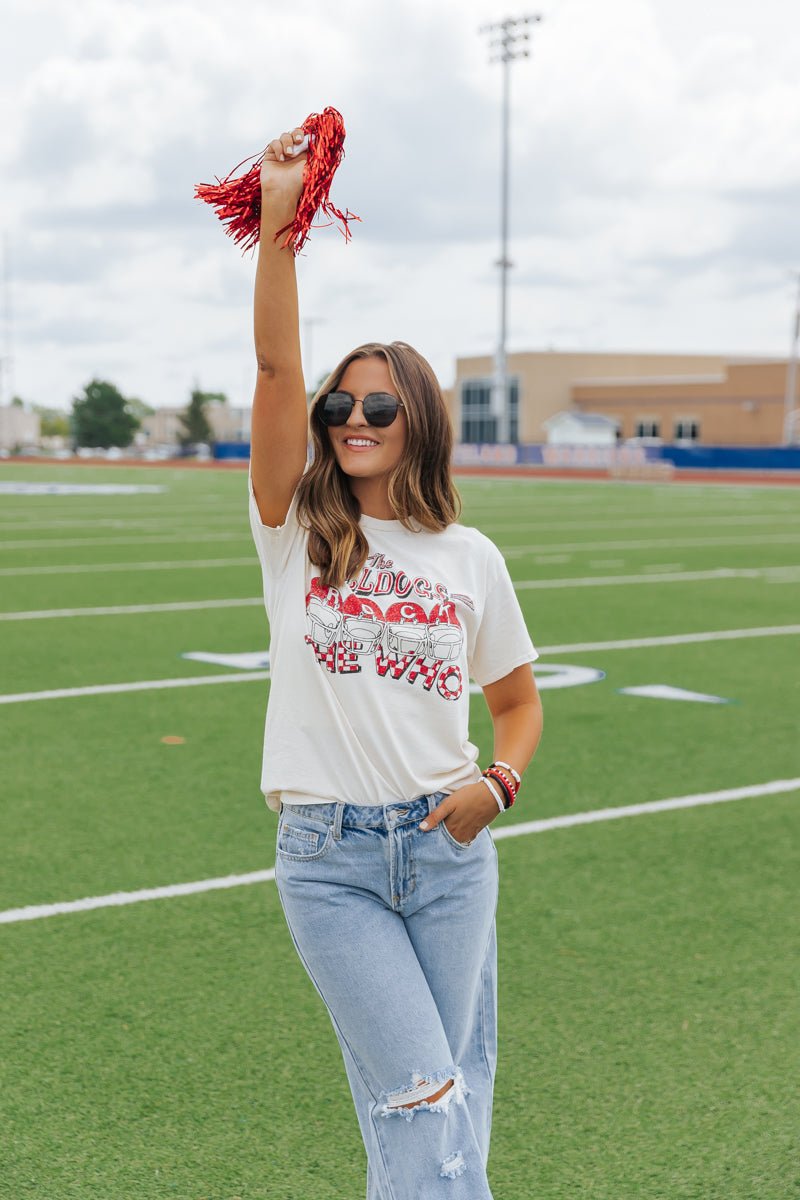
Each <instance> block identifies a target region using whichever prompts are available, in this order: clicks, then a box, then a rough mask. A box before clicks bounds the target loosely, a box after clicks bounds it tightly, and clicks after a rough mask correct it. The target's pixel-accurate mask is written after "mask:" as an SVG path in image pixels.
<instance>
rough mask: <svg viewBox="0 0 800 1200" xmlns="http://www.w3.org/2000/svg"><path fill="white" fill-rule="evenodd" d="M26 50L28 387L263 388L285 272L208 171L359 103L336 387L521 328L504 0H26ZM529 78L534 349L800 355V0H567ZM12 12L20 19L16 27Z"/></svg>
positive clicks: (11, 64) (19, 58)
mask: <svg viewBox="0 0 800 1200" xmlns="http://www.w3.org/2000/svg"><path fill="white" fill-rule="evenodd" d="M12 8H13V10H14V12H15V14H16V15H15V16H14V17H13V18H12V19H11V22H10V23H12V24H13V28H14V37H13V38H8V39H5V40H4V42H3V44H2V46H1V47H0V102H2V104H3V108H4V111H6V112H8V111H10V112H11V113H12V114H13V119H12V120H10V121H7V122H6V123H4V124H3V126H2V128H1V129H0V165H1V166H2V169H3V179H4V186H3V189H2V197H3V199H2V203H3V205H4V208H3V213H2V227H3V229H5V230H7V232H8V233H9V235H10V239H11V248H12V270H13V279H14V297H13V299H14V312H15V330H14V334H15V337H14V345H15V352H16V362H15V386H16V390H17V391H18V392H20V393H21V394H22V395H23V396H25V397H26V398H30V399H34V400H39V401H48V402H50V403H62V404H67V403H68V402H69V399H70V397H71V395H72V394H74V393H75V392H76V391H77V390H78V389H79V388H80V387H81V386H82V384H83V383H85V382H86V381H87V380H88V379H89V378H90V377H91V376H92V375H93V374H98V375H102V374H104V373H106V374H112V373H113V378H114V381H115V382H116V383H117V384H118V385H119V386H120V387H121V388H122V389H123V390H124V391H127V392H130V393H132V394H137V395H140V396H142V397H143V398H144V399H147V400H149V401H150V402H152V403H176V402H178V403H181V402H183V401H184V400H185V399H186V395H187V393H188V389H189V387H190V385H191V382H192V380H193V379H195V378H198V379H200V381H201V382H202V383H203V385H204V386H207V387H209V388H213V389H215V390H216V389H220V388H221V389H225V390H227V391H228V392H229V393H230V394H231V396H232V398H233V399H234V400H235V401H237V402H239V403H243V402H246V401H247V400H248V399H249V394H250V389H251V388H252V375H253V350H252V317H251V311H250V308H251V301H252V284H253V276H254V270H255V261H254V259H253V258H251V257H250V256H245V257H242V255H241V252H240V250H239V249H238V248H237V247H236V246H234V244H233V243H232V241H231V240H230V239H228V238H226V237H225V236H224V234H223V230H222V227H221V226H220V225H219V223H218V222H217V220H216V217H215V215H214V213H213V211H212V210H211V209H210V208H208V207H206V206H204V205H201V204H200V203H199V202H198V201H196V200H195V199H194V196H193V191H194V185H195V184H196V183H197V182H200V181H210V180H211V179H212V178H213V177H214V176H215V175H217V176H223V175H224V174H226V173H227V172H228V171H229V170H230V169H231V168H232V167H233V166H234V165H235V164H236V163H237V162H240V161H241V160H242V159H244V158H245V156H247V155H251V154H254V153H258V152H259V149H260V147H261V146H263V144H264V143H265V142H266V140H267V139H268V138H269V137H270V136H272V135H273V134H274V133H276V132H279V131H280V130H281V129H282V128H284V127H289V126H291V125H292V124H294V123H295V122H296V121H300V120H302V119H303V117H304V116H305V115H306V114H307V113H308V112H309V111H313V110H319V109H321V108H322V107H324V106H325V105H326V104H329V103H330V104H334V105H335V106H336V107H338V108H339V109H340V110H341V111H342V113H343V114H344V116H345V120H346V123H347V126H348V141H347V156H346V158H345V161H344V163H343V165H342V167H341V169H340V171H339V174H338V176H337V180H336V183H335V185H334V199H336V201H337V202H338V203H340V204H341V205H342V206H349V207H350V208H351V210H354V211H356V212H357V213H359V215H361V216H362V217H363V223H362V224H360V225H355V226H354V227H353V242H352V243H351V244H350V245H347V246H345V245H344V243H343V241H342V239H341V237H340V235H339V234H337V233H335V232H333V231H331V230H319V231H316V232H314V234H313V235H312V237H311V239H310V241H309V243H308V246H307V253H306V256H305V258H304V259H302V260H301V262H300V263H299V276H300V284H301V301H302V306H303V314H304V316H305V317H306V318H311V317H313V318H317V319H318V323H316V324H314V326H313V362H312V367H311V369H312V373H313V375H314V376H315V377H316V376H318V375H319V374H320V373H321V371H322V369H323V368H325V367H329V366H331V365H333V363H334V362H335V361H337V360H338V359H339V358H340V357H341V356H342V354H343V353H344V352H345V351H346V350H347V349H348V348H349V347H350V346H352V345H353V344H356V343H358V342H361V341H365V340H368V339H373V338H380V339H384V340H390V339H392V338H395V337H399V338H404V339H406V340H409V341H412V342H414V343H415V344H417V345H418V346H419V348H420V349H421V350H422V351H423V353H426V354H427V355H428V356H429V357H430V358H431V360H432V362H433V364H434V366H435V367H436V369H437V370H438V372H439V374H440V376H441V377H442V379H443V381H444V382H445V383H447V382H449V380H450V378H451V377H452V367H453V361H454V358H455V356H456V355H458V354H466V353H475V352H487V351H489V350H490V349H491V347H492V345H493V342H494V339H495V337H496V327H497V308H498V297H497V283H496V277H495V272H494V269H493V267H492V263H493V262H494V260H495V259H496V258H497V229H498V224H499V214H498V208H499V200H498V186H499V180H498V171H499V128H500V115H499V95H500V68H499V67H497V66H492V65H490V64H489V63H488V61H487V59H488V53H487V45H486V40H485V39H484V38H482V37H481V36H480V35H479V34H478V32H477V30H478V26H479V25H481V24H482V23H484V22H486V21H488V20H496V19H498V16H499V15H502V13H500V12H499V10H498V9H497V7H496V5H495V4H494V3H492V2H491V0H462V2H461V3H456V0H435V2H431V0H403V2H402V3H401V4H400V5H394V6H388V5H385V6H376V5H374V4H368V3H367V2H366V0H344V2H343V3H340V4H337V5H336V6H330V5H327V4H323V3H322V0H298V2H297V3H296V4H295V5H293V6H292V7H291V8H290V9H287V8H285V7H283V6H280V7H279V6H278V5H277V4H276V3H273V4H269V5H259V6H252V5H245V4H244V3H243V2H242V0H230V3H229V4H228V5H227V7H226V8H224V9H223V8H222V7H221V6H220V5H219V4H217V3H212V2H211V0H202V2H196V3H191V4H189V3H183V2H181V0H161V2H160V3H156V0H85V2H84V3H83V4H81V5H80V6H78V7H74V6H72V7H67V6H63V5H61V4H58V3H56V0H38V2H37V3H35V4H32V3H30V2H29V3H24V0H15V3H14V4H13V5H12ZM541 11H543V13H544V18H545V19H544V20H543V21H542V23H541V24H538V25H533V26H532V27H531V42H530V46H531V58H530V60H528V61H527V62H520V63H518V64H516V65H515V66H514V68H513V72H512V113H513V128H512V235H513V243H512V251H511V253H512V258H513V259H514V261H515V263H516V269H515V271H514V272H513V273H512V278H513V289H512V295H511V348H512V349H514V348H519V349H523V348H528V347H531V348H536V347H543V346H545V345H555V346H556V347H557V348H560V349H568V348H577V349H586V350H588V349H600V350H603V349H617V348H619V349H642V350H647V349H651V350H660V349H663V350H698V351H702V350H709V351H718V352H725V351H729V352H731V353H745V352H752V353H777V354H781V353H785V351H786V350H787V349H788V330H789V323H790V305H791V285H790V281H789V275H788V272H789V270H790V269H791V268H793V267H797V266H800V244H798V242H799V241H800V239H798V234H797V231H796V227H795V213H796V211H797V208H798V202H800V155H799V152H798V146H800V78H798V75H797V71H796V62H797V61H798V54H799V53H800V17H798V15H797V10H796V5H795V4H794V2H793V0H761V3H760V4H759V6H758V9H757V10H755V9H751V8H750V6H749V5H746V4H745V3H744V2H743V0H726V2H725V3H722V0H705V2H704V4H703V5H702V6H701V5H698V4H697V3H696V0H607V3H606V4H605V5H596V4H593V3H592V2H591V0H558V2H556V0H548V2H547V4H546V5H544V6H543V7H542V10H541ZM6 25H7V26H8V25H9V20H8V19H7V21H6Z"/></svg>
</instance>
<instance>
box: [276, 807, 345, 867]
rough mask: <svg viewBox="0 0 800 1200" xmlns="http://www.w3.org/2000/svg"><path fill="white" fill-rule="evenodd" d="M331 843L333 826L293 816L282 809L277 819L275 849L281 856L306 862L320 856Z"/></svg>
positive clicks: (326, 850)
mask: <svg viewBox="0 0 800 1200" xmlns="http://www.w3.org/2000/svg"><path fill="white" fill-rule="evenodd" d="M332 844H333V827H332V826H331V825H325V824H322V823H321V822H320V821H312V820H309V819H307V818H303V817H299V816H295V815H293V814H292V813H290V812H287V811H286V809H284V810H283V811H282V812H281V815H280V819H279V821H278V840H277V845H276V849H277V852H278V854H279V855H280V857H281V858H286V859H291V860H292V861H294V862H307V861H310V860H312V859H317V858H322V856H323V855H324V854H327V852H328V850H329V849H330V847H331V845H332Z"/></svg>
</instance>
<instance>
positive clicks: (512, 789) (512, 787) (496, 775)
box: [486, 763, 519, 800]
mask: <svg viewBox="0 0 800 1200" xmlns="http://www.w3.org/2000/svg"><path fill="white" fill-rule="evenodd" d="M486 770H487V771H489V772H490V774H491V776H492V778H493V779H498V780H500V781H501V782H502V783H504V784H505V787H506V791H507V792H508V793H509V794H510V795H511V797H512V800H516V797H517V792H518V790H519V789H518V788H517V785H516V784H515V783H514V780H513V779H512V778H511V776H510V775H509V774H508V772H506V771H503V770H502V769H501V768H500V767H496V766H495V764H494V763H492V764H491V765H490V766H488V767H487V768H486Z"/></svg>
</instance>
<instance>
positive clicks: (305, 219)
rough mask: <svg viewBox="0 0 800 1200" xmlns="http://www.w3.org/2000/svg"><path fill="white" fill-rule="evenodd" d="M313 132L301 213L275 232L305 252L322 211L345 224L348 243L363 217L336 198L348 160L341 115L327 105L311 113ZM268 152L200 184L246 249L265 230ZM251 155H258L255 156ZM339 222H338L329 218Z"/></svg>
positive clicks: (199, 191)
mask: <svg viewBox="0 0 800 1200" xmlns="http://www.w3.org/2000/svg"><path fill="white" fill-rule="evenodd" d="M302 129H303V133H305V134H308V157H307V159H306V164H305V169H304V171H303V190H302V192H301V193H300V199H299V200H298V202H297V212H296V214H295V218H294V220H293V221H292V222H291V224H289V225H284V227H283V229H279V230H278V232H277V233H276V234H275V240H276V241H277V240H278V238H279V237H280V236H281V235H282V234H284V233H285V234H286V237H285V239H284V241H283V245H284V246H289V245H291V247H292V250H293V251H294V253H295V254H299V253H300V251H301V250H302V248H303V246H304V245H305V243H306V240H307V238H308V235H309V232H310V230H311V228H312V221H313V220H314V217H315V216H316V214H317V212H318V211H319V210H321V211H322V212H323V213H324V214H325V216H326V217H331V218H335V219H336V220H338V221H339V222H340V223H341V230H342V233H343V234H344V239H345V241H349V240H350V236H351V234H350V221H360V220H361V218H360V217H357V216H355V214H354V213H351V212H350V210H349V209H348V210H347V211H346V212H341V211H340V210H339V209H338V208H336V207H335V205H334V204H332V203H331V200H330V190H331V183H332V182H333V177H334V175H335V174H336V169H337V167H338V166H339V163H340V162H341V161H342V159H343V158H344V138H345V129H344V121H343V120H342V115H341V113H339V112H337V110H336V109H335V108H330V107H328V108H326V109H325V110H324V112H322V113H311V114H310V116H308V117H306V119H305V121H304V122H303V125H302ZM265 153H266V151H264V152H263V153H262V154H261V155H260V156H259V158H258V160H257V161H256V162H255V163H254V164H253V166H252V167H251V168H250V170H249V171H247V172H246V174H244V175H240V176H239V178H238V179H234V178H233V175H234V174H235V172H236V171H238V170H239V167H241V166H243V165H244V163H246V162H249V159H244V160H243V162H240V163H239V166H236V167H234V168H233V170H232V171H231V172H230V173H229V174H228V175H226V176H225V178H224V179H219V178H217V182H216V183H215V184H214V183H198V184H197V185H196V187H195V190H194V191H195V196H196V197H197V199H198V200H204V201H205V202H206V204H213V205H214V207H215V208H216V210H217V216H218V217H219V219H220V220H221V221H222V222H223V224H225V225H226V226H227V229H226V231H225V232H226V233H227V234H229V235H230V236H231V237H232V238H233V240H234V241H235V242H244V249H245V250H250V249H252V247H253V246H255V245H256V243H257V242H258V239H259V235H260V232H261V164H262V162H263V161H264V154H265ZM250 157H251V158H253V157H254V155H251V156H250ZM327 223H328V224H329V225H332V224H333V220H330V221H328V222H327Z"/></svg>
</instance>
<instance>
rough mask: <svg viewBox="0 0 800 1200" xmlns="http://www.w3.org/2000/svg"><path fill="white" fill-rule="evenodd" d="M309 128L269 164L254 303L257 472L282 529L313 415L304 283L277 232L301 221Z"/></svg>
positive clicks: (257, 487) (267, 518) (267, 511)
mask: <svg viewBox="0 0 800 1200" xmlns="http://www.w3.org/2000/svg"><path fill="white" fill-rule="evenodd" d="M302 138H303V134H302V130H300V129H299V128H298V129H295V130H293V131H292V132H291V133H284V134H282V135H281V137H280V138H275V140H274V141H272V142H270V144H269V147H268V149H267V153H266V155H265V157H264V162H263V164H262V167H261V233H260V239H259V243H258V265H257V268H256V283H255V298H254V305H253V309H254V312H253V317H254V333H255V348H256V363H257V367H258V373H257V376H256V388H255V396H254V397H253V421H252V431H251V438H250V472H251V475H252V479H253V492H254V495H255V498H256V504H257V505H258V511H259V515H260V517H261V520H262V521H263V523H264V524H265V525H272V526H275V525H282V524H283V522H284V521H285V519H286V513H287V511H288V509H289V504H290V503H291V499H292V495H293V494H294V490H295V488H296V487H297V484H298V481H299V479H300V476H301V475H302V474H303V469H304V467H305V464H306V449H307V444H308V412H307V408H306V391H305V383H304V380H303V368H302V360H301V357H300V321H299V314H298V303H297V279H296V276H295V261H294V253H293V251H292V249H291V247H286V249H281V248H280V243H281V242H282V241H283V240H284V239H283V238H281V239H279V242H278V243H276V242H275V234H276V233H277V231H278V230H279V229H282V228H283V227H284V225H288V224H289V223H290V222H291V221H293V220H294V217H295V213H296V211H297V202H298V200H299V198H300V193H301V191H302V187H303V167H304V165H305V161H306V157H307V156H306V154H305V152H304V153H302V154H300V155H295V154H294V153H293V151H294V146H295V144H296V143H299V142H300V141H302Z"/></svg>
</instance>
